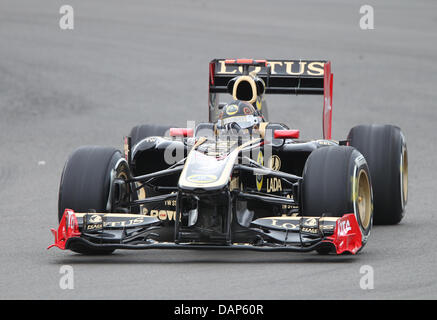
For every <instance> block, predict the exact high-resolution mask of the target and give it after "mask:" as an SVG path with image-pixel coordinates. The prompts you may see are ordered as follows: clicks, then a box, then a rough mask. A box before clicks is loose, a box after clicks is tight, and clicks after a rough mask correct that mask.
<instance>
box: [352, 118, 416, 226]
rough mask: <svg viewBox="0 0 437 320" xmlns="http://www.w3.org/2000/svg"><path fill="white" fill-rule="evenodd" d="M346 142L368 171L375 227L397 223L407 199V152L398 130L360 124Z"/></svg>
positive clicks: (392, 127) (391, 127)
mask: <svg viewBox="0 0 437 320" xmlns="http://www.w3.org/2000/svg"><path fill="white" fill-rule="evenodd" d="M348 140H349V144H350V145H351V146H353V147H354V148H356V149H357V150H359V151H360V152H361V153H362V154H363V155H364V157H365V158H366V161H367V164H368V166H369V169H370V176H371V179H372V186H373V197H374V206H375V207H374V210H375V217H374V221H375V224H386V225H387V224H388V225H393V224H397V223H399V222H400V221H401V220H402V218H403V217H404V214H405V206H406V204H407V200H408V151H407V144H406V141H405V137H404V135H403V134H402V132H401V130H400V129H399V128H398V127H396V126H392V125H360V126H356V127H354V128H352V129H351V130H350V132H349V135H348Z"/></svg>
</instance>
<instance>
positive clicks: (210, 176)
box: [187, 174, 217, 183]
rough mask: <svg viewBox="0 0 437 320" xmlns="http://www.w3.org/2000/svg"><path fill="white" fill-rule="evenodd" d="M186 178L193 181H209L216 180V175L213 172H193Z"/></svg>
mask: <svg viewBox="0 0 437 320" xmlns="http://www.w3.org/2000/svg"><path fill="white" fill-rule="evenodd" d="M187 180H188V181H190V182H194V183H211V182H214V181H217V176H215V175H213V174H193V175H191V176H189V177H188V178H187Z"/></svg>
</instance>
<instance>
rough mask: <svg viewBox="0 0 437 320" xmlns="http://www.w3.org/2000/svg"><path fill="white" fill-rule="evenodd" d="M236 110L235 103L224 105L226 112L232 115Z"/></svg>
mask: <svg viewBox="0 0 437 320" xmlns="http://www.w3.org/2000/svg"><path fill="white" fill-rule="evenodd" d="M237 112H238V106H237V105H236V104H231V105H230V106H227V107H226V114H227V115H229V116H232V115H234V114H236V113H237Z"/></svg>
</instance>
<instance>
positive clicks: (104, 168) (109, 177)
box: [58, 146, 129, 254]
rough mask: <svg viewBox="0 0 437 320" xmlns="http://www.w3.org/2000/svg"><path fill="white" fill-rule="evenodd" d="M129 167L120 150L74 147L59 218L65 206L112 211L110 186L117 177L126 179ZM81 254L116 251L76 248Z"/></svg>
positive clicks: (63, 180)
mask: <svg viewBox="0 0 437 320" xmlns="http://www.w3.org/2000/svg"><path fill="white" fill-rule="evenodd" d="M128 176H129V168H128V164H127V162H126V160H125V159H124V158H123V157H122V154H121V152H120V151H119V150H117V149H115V148H107V147H99V146H86V147H80V148H78V149H77V150H75V151H74V152H73V153H72V154H71V155H70V157H69V158H68V160H67V162H66V164H65V166H64V170H63V172H62V177H61V183H60V186H59V198H58V219H59V221H60V220H61V218H62V216H63V214H64V210H65V209H67V208H68V209H72V210H74V211H76V212H89V211H90V210H95V211H96V212H111V211H112V210H113V208H112V206H111V203H112V201H111V199H110V188H111V186H112V182H113V180H114V179H115V178H124V179H127V178H128ZM71 249H72V251H74V252H78V253H82V254H110V253H112V252H113V251H114V250H112V249H111V250H107V249H90V248H85V247H74V248H71Z"/></svg>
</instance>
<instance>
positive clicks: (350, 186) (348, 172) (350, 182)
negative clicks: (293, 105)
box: [302, 146, 373, 254]
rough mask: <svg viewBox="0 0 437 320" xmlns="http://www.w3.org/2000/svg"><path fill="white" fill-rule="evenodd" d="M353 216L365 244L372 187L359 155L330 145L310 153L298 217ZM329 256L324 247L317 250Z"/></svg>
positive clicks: (353, 150) (370, 223)
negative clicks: (350, 214)
mask: <svg viewBox="0 0 437 320" xmlns="http://www.w3.org/2000/svg"><path fill="white" fill-rule="evenodd" d="M347 213H354V214H355V217H356V219H357V222H358V224H359V226H360V229H361V233H362V235H363V238H362V243H363V246H364V245H365V243H366V242H367V238H368V236H369V234H370V230H371V228H372V222H373V196H372V184H371V179H370V174H369V168H368V167H367V163H366V160H365V159H364V157H363V155H362V154H361V153H359V152H358V151H357V150H356V149H354V148H352V147H340V146H330V147H322V148H320V149H317V150H315V151H313V152H312V153H311V154H310V156H309V157H308V159H307V162H306V164H305V168H304V172H303V182H302V215H303V216H316V217H317V216H319V217H320V216H324V217H342V216H343V215H344V214H347ZM318 252H319V253H320V254H326V253H329V252H330V250H328V249H327V248H321V249H320V250H318Z"/></svg>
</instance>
